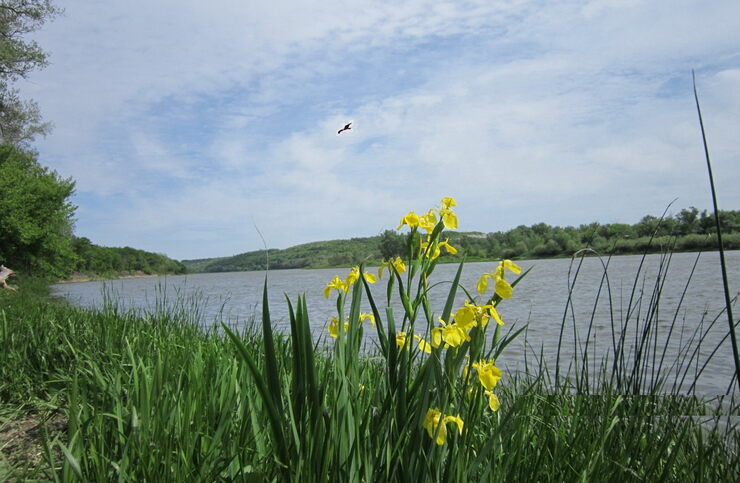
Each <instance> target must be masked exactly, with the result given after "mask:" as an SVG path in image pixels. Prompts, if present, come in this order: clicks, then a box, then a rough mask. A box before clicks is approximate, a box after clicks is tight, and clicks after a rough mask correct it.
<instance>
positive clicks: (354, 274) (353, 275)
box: [347, 267, 376, 286]
mask: <svg viewBox="0 0 740 483" xmlns="http://www.w3.org/2000/svg"><path fill="white" fill-rule="evenodd" d="M362 275H363V276H364V277H365V280H366V281H367V283H375V282H376V278H375V275H373V274H372V273H367V272H363V274H362ZM359 279H360V267H352V268H351V269H350V271H349V273H348V274H347V285H348V286H349V285H352V284H354V283H355V282H356V281H358V280H359Z"/></svg>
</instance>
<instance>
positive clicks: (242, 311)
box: [52, 251, 740, 395]
mask: <svg viewBox="0 0 740 483" xmlns="http://www.w3.org/2000/svg"><path fill="white" fill-rule="evenodd" d="M725 256H726V260H727V266H728V270H729V284H730V289H731V290H733V291H732V292H731V296H732V297H736V296H737V294H738V291H737V289H738V287H739V286H740V251H732V252H727V253H726V254H725ZM516 263H517V264H519V265H520V266H521V267H522V268H523V269H524V270H526V269H529V268H532V270H531V272H530V273H529V274H528V275H527V276H526V277H525V278H524V279H522V281H521V282H520V283H519V284H518V285H517V286H516V288H515V289H514V296H513V297H512V298H511V299H509V300H505V301H503V302H502V303H501V304H500V305H499V307H498V311H499V313H500V314H501V316H502V317H503V319H504V320H505V322H506V325H505V326H504V333H506V332H507V331H508V330H512V329H518V328H520V327H523V326H525V325H526V326H527V330H526V337H525V336H524V334H523V335H521V336H520V337H518V338H517V339H516V340H515V341H514V342H513V343H512V344H510V345H509V346H508V347H507V348H506V349H505V351H504V352H503V354H502V355H501V356H500V357H499V360H498V361H497V365H500V366H503V367H505V368H506V370H507V371H523V370H525V367H526V368H528V369H531V368H532V366H533V365H536V363H537V360H538V359H539V358H540V355H542V358H544V360H545V363H546V364H547V367H548V368H549V369H550V372H551V373H552V372H554V368H555V363H556V361H557V352H558V350H557V349H558V340H559V338H560V334H561V327H562V326H563V324H562V322H563V320H565V325H564V330H563V339H562V344H561V345H560V347H561V354H560V361H561V373H565V372H567V370H568V365H569V364H571V363H572V362H573V361H574V360H575V359H574V356H575V357H577V360H578V361H582V360H583V354H584V352H585V353H586V354H587V355H588V359H587V360H588V361H589V362H588V365H589V367H590V368H591V370H593V368H594V367H595V365H597V364H599V363H601V362H602V360H604V359H605V358H607V359H608V360H609V361H611V360H613V355H612V354H613V348H614V346H615V342H614V340H615V338H614V337H613V336H618V335H619V334H620V333H621V332H622V329H621V326H622V324H623V323H624V321H625V320H628V322H627V324H626V325H627V330H626V331H625V333H626V336H625V341H626V343H625V345H624V353H625V355H626V358H627V359H631V358H632V357H633V356H634V354H635V353H638V352H639V353H642V354H643V355H644V354H646V353H649V354H650V359H651V360H652V359H653V354H657V357H656V358H655V359H656V361H657V362H656V364H654V365H653V366H652V369H653V370H654V369H656V368H657V365H658V364H659V362H660V361H661V360H662V361H663V364H662V370H663V373H664V374H665V375H666V377H667V379H666V386H667V388H668V389H667V390H669V391H670V390H671V388H672V387H680V388H681V390H684V391H685V390H687V389H690V383H691V382H693V381H694V380H695V379H696V378H695V377H694V375H695V374H696V372H697V371H698V370H701V369H702V367H703V366H704V365H705V363H706V367H705V368H704V369H703V371H702V373H701V376H700V377H699V378H698V379H697V384H696V387H695V388H694V389H695V390H696V392H697V393H700V394H707V395H714V394H723V393H725V391H726V390H727V387H728V385H729V383H730V381H731V378H732V374H733V372H734V363H733V358H732V350H731V345H730V340H729V337H728V321H727V316H726V314H724V313H722V311H723V309H724V306H725V303H724V292H723V288H722V277H721V272H720V264H719V254H718V253H717V252H707V253H702V254H696V253H680V254H674V255H672V256H671V257H666V256H661V255H648V256H647V257H645V259H644V261H643V258H642V257H641V256H637V255H628V256H618V257H613V258H611V260H606V259H603V260H602V259H599V258H596V257H589V258H585V259H582V264H581V265H580V270H578V268H579V260H576V261H574V262H572V261H571V260H570V259H554V260H520V261H517V262H516ZM607 263H608V268H607V269H606V274H607V277H606V278H605V277H604V274H605V267H604V265H605V264H607ZM641 265H642V266H641ZM495 267H496V263H495V262H481V263H469V264H466V265H465V267H464V270H463V275H462V277H461V284H462V286H464V287H466V288H467V289H468V291H470V292H471V294H475V285H476V282H477V281H478V278H479V277H480V275H481V274H482V273H484V272H490V271H492V270H493V269H494V268H495ZM456 270H457V265H455V264H441V265H438V266H437V268H436V270H435V272H434V274H433V277H432V280H431V283H432V284H434V283H435V282H444V281H451V280H452V279H453V278H454V275H455V272H456ZM577 270H578V275H577V277H575V273H576V271H577ZM692 270H693V273H692ZM367 271H373V269H372V268H370V267H369V268H367ZM346 274H347V269H319V270H275V271H270V272H269V273H268V274H267V282H268V287H269V304H270V313H271V316H272V320H273V326H274V329H275V330H276V331H283V332H287V331H288V330H289V322H288V320H287V305H286V302H285V296H286V295H287V296H288V297H290V299H291V301H293V303H294V304H295V300H296V298H297V296H298V295H301V294H305V296H306V302H307V306H308V311H309V316H310V320H311V324H312V331H313V333H314V336H315V337H316V338H318V337H322V338H325V339H326V338H327V337H326V323H327V321H328V320H329V318H330V317H331V316H333V315H335V314H336V304H335V296H334V295H333V294H332V297H331V298H330V299H328V300H327V299H325V298H324V296H323V288H324V286H325V285H326V283H327V282H328V281H329V280H331V279H332V278H333V277H334V275H339V276H340V277H342V278H344V277H345V276H346ZM264 279H265V273H264V272H229V273H208V274H191V275H179V276H167V277H151V278H137V279H125V280H116V281H109V282H82V283H64V284H57V285H54V286H53V287H52V294H53V295H55V296H60V297H64V298H66V299H67V300H69V301H70V302H71V303H73V304H75V305H80V306H84V307H90V308H101V307H102V306H103V304H104V303H105V302H106V300H108V301H109V302H110V301H114V303H115V304H117V305H118V307H120V308H121V309H128V308H133V309H136V310H141V311H142V312H147V311H155V310H157V309H159V308H162V307H170V309H172V308H175V309H176V308H177V307H179V308H181V309H184V310H185V311H189V312H190V313H191V314H195V316H196V317H198V319H199V322H200V323H201V324H203V325H204V326H208V325H212V324H218V323H219V322H221V321H226V322H229V323H232V324H237V325H239V324H243V323H247V322H249V321H251V320H253V319H254V318H256V319H257V320H260V315H259V314H261V310H262V309H261V302H262V285H263V283H264ZM386 279H387V275H386ZM507 279H508V280H513V279H514V277H513V276H510V277H507ZM607 282H608V284H607ZM385 284H386V281H385V280H381V281H380V282H379V283H376V284H375V285H374V286H373V294H374V297H375V300H376V303H377V304H378V306H379V310H380V312H381V314H384V307H385V300H386V295H385V286H386V285H385ZM633 287H636V288H635V289H634V290H633ZM656 287H660V297H657V291H656ZM569 288H570V289H569ZM447 290H449V284H444V283H440V284H439V285H437V286H436V287H435V288H434V289H433V290H432V297H431V300H432V309H433V310H434V311H435V313H436V314H440V313H441V311H442V307H443V305H444V302H445V299H446V291H447ZM569 293H570V297H569ZM464 300H465V297H464V294H463V295H460V296H458V300H457V302H458V304H460V305H461V304H462V303H463V301H464ZM569 300H570V303H569ZM391 305H392V306H394V313H395V314H402V309H401V306H400V303H399V302H398V301H397V300H392V301H391ZM364 306H365V310H366V311H368V312H369V306H368V305H367V304H366V303H365V304H364ZM456 307H457V306H456ZM195 308H197V310H194V309H195ZM738 308H739V307H738V304H737V303H734V305H733V315H734V316H735V317H736V322H737V314H738V313H739V312H740V310H738ZM435 318H436V315H435ZM715 320H716V322H715V323H712V322H713V321H715ZM648 322H649V326H650V331H651V332H650V333H651V334H652V333H656V331H657V337H655V338H653V339H651V340H650V343H649V344H648V345H646V346H642V347H641V346H640V344H639V338H638V337H636V334H640V333H642V331H643V329H644V328H645V325H646V324H647V323H648ZM365 334H366V337H367V338H368V340H369V341H372V339H373V337H374V334H373V331H371V330H368V331H366V332H365ZM723 339H724V342H723ZM636 341H638V342H636ZM654 342H655V344H654ZM715 350H716V352H715V353H714V355H713V356H711V357H710V355H711V353H712V352H713V351H715ZM664 352H665V355H664V356H663V355H662V354H663V353H664ZM707 361H708V362H707ZM579 363H580V362H579ZM627 372H629V371H627ZM684 374H686V379H685V380H684V382H683V384H677V383H676V376H677V375H678V378H679V381H680V379H681V377H682V376H683V375H684Z"/></svg>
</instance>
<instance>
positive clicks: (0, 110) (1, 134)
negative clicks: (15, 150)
mask: <svg viewBox="0 0 740 483" xmlns="http://www.w3.org/2000/svg"><path fill="white" fill-rule="evenodd" d="M59 12H60V11H59V10H58V9H57V8H56V7H54V6H53V5H52V4H51V2H50V1H49V0H3V1H2V3H0V142H2V143H8V144H12V145H14V146H19V147H24V148H25V147H28V145H29V143H30V142H31V141H32V140H33V138H34V137H35V136H36V135H38V134H46V133H47V132H48V131H49V129H50V125H49V124H48V123H43V122H41V115H40V113H39V110H38V106H37V105H36V103H35V102H33V101H31V100H23V99H21V98H20V97H19V96H18V90H17V89H15V88H13V87H12V83H13V82H14V81H15V80H16V79H18V78H25V77H26V76H27V75H28V74H29V73H30V72H31V71H32V70H34V69H37V68H40V67H44V66H45V65H46V63H47V60H46V53H45V52H44V51H43V50H42V49H41V47H39V45H38V44H37V43H36V42H34V41H28V40H25V39H24V38H23V37H24V35H26V34H29V33H31V32H33V31H35V30H37V29H38V28H40V27H41V25H42V24H43V23H44V22H45V21H47V20H49V19H50V18H53V17H54V16H55V15H57V14H58V13H59Z"/></svg>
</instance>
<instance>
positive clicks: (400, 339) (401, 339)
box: [396, 332, 406, 349]
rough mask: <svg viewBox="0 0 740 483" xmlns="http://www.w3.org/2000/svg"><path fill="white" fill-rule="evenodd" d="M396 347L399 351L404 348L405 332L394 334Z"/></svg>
mask: <svg viewBox="0 0 740 483" xmlns="http://www.w3.org/2000/svg"><path fill="white" fill-rule="evenodd" d="M396 346H398V348H399V349H403V348H404V347H406V332H398V333H396Z"/></svg>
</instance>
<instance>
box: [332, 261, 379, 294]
mask: <svg viewBox="0 0 740 483" xmlns="http://www.w3.org/2000/svg"><path fill="white" fill-rule="evenodd" d="M363 275H364V277H365V280H366V281H367V283H375V282H376V280H377V279H376V278H375V275H373V274H372V273H367V272H365V273H363ZM359 279H360V267H352V268H351V269H350V270H349V273H348V274H347V278H346V279H344V280H342V279H341V278H339V276H338V275H335V276H334V278H333V279H332V280H331V281H330V282H329V283H328V284H326V287H324V297H326V298H329V296H330V295H331V291H332V290H336V291H337V292H340V291H341V292H344V293H347V292H348V291H349V288H350V287H351V286H352V285H353V284H354V283H355V282H356V281H358V280H359Z"/></svg>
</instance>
